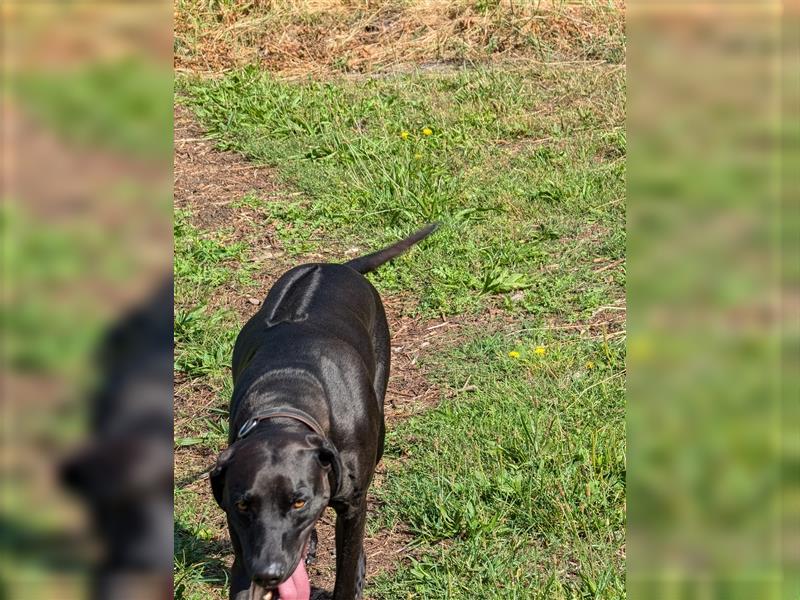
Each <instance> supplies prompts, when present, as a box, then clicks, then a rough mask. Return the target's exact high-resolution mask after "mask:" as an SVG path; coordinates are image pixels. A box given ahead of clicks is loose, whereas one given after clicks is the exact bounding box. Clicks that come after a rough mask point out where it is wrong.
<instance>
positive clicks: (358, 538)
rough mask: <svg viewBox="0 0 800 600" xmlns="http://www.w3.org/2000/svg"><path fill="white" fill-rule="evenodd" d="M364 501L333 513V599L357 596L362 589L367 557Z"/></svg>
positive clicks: (358, 597) (345, 599) (349, 599)
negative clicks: (334, 551) (334, 525)
mask: <svg viewBox="0 0 800 600" xmlns="http://www.w3.org/2000/svg"><path fill="white" fill-rule="evenodd" d="M366 520H367V502H366V500H365V499H364V500H362V501H361V502H360V503H359V504H358V505H357V506H349V507H347V508H345V509H344V510H341V511H337V513H336V585H335V586H334V588H333V600H360V599H361V594H362V592H363V591H364V577H365V573H366V559H365V557H364V525H365V523H366Z"/></svg>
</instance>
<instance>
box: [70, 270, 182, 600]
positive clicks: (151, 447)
mask: <svg viewBox="0 0 800 600" xmlns="http://www.w3.org/2000/svg"><path fill="white" fill-rule="evenodd" d="M172 315H173V293H172V280H170V281H168V282H166V283H165V284H164V285H163V286H162V287H161V288H160V289H159V290H158V292H157V293H156V294H155V295H154V296H153V297H152V298H150V300H149V301H148V302H147V303H146V304H145V305H144V306H141V307H140V308H138V309H136V310H134V311H133V312H132V313H131V314H129V315H128V316H127V317H125V318H124V319H122V320H121V321H120V322H119V323H118V324H117V325H116V326H114V327H113V328H112V329H111V330H110V331H109V333H108V334H107V336H106V337H105V339H104V341H103V343H102V345H101V347H100V351H99V352H98V353H97V354H98V361H99V366H100V371H101V380H100V385H99V388H98V390H97V392H96V393H95V395H94V396H93V398H92V399H91V424H90V431H91V438H90V439H89V441H88V443H87V444H86V445H85V446H84V447H83V448H82V449H80V450H79V451H77V452H76V453H75V454H73V455H72V456H71V457H70V458H69V459H68V460H67V461H66V462H65V463H64V464H63V465H62V468H61V479H62V481H63V482H64V484H65V485H66V486H67V487H68V488H69V489H70V490H72V491H73V492H75V493H76V494H78V495H79V496H80V497H81V498H82V499H83V500H84V501H85V502H86V504H87V505H88V507H89V509H90V514H91V518H92V522H93V525H94V529H95V531H96V533H97V536H98V537H99V538H100V541H101V543H102V546H103V556H102V558H101V560H100V562H99V564H98V565H97V568H96V570H95V573H94V583H93V586H94V589H93V597H94V598H95V599H97V600H115V599H117V598H126V599H127V598H154V599H157V598H172V558H173V557H172V546H173V521H172V485H173V477H172V381H173V379H172V377H173V375H172V368H173V367H172V365H173V359H172V350H173V341H172V332H173V317H172Z"/></svg>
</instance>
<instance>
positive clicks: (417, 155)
mask: <svg viewBox="0 0 800 600" xmlns="http://www.w3.org/2000/svg"><path fill="white" fill-rule="evenodd" d="M414 158H415V159H417V160H422V154H415V155H414Z"/></svg>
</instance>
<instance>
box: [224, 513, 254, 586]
mask: <svg viewBox="0 0 800 600" xmlns="http://www.w3.org/2000/svg"><path fill="white" fill-rule="evenodd" d="M229 528H230V532H231V544H232V545H233V566H231V593H230V595H229V597H230V600H250V578H249V577H248V576H247V572H246V571H245V569H244V565H242V558H241V556H242V545H241V544H240V543H239V537H238V536H237V535H236V533H235V532H234V529H233V528H232V527H230V525H229Z"/></svg>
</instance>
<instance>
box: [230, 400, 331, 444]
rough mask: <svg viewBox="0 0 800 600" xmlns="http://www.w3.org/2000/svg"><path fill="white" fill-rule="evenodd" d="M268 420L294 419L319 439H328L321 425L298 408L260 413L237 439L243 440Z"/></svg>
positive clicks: (273, 409)
mask: <svg viewBox="0 0 800 600" xmlns="http://www.w3.org/2000/svg"><path fill="white" fill-rule="evenodd" d="M267 419H294V420H295V421H300V422H301V423H302V424H303V425H305V426H306V427H308V428H309V429H311V431H313V432H314V433H316V434H317V435H318V436H319V437H321V438H322V439H323V440H326V441H327V439H328V436H327V435H325V432H324V431H323V430H322V427H320V424H319V423H317V421H316V420H315V419H314V417H312V416H311V415H309V414H308V413H305V412H303V411H302V410H297V409H296V408H289V407H288V406H287V407H284V408H271V409H269V410H265V411H264V412H262V413H258V414H257V415H256V416H255V417H251V418H249V419H248V420H247V421H245V422H244V425H242V426H241V427H240V428H239V433H238V434H236V439H237V440H241V439H242V438H244V437H245V436H247V434H248V433H250V432H251V431H253V429H255V426H256V425H258V424H259V423H260V422H261V421H266V420H267Z"/></svg>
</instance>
